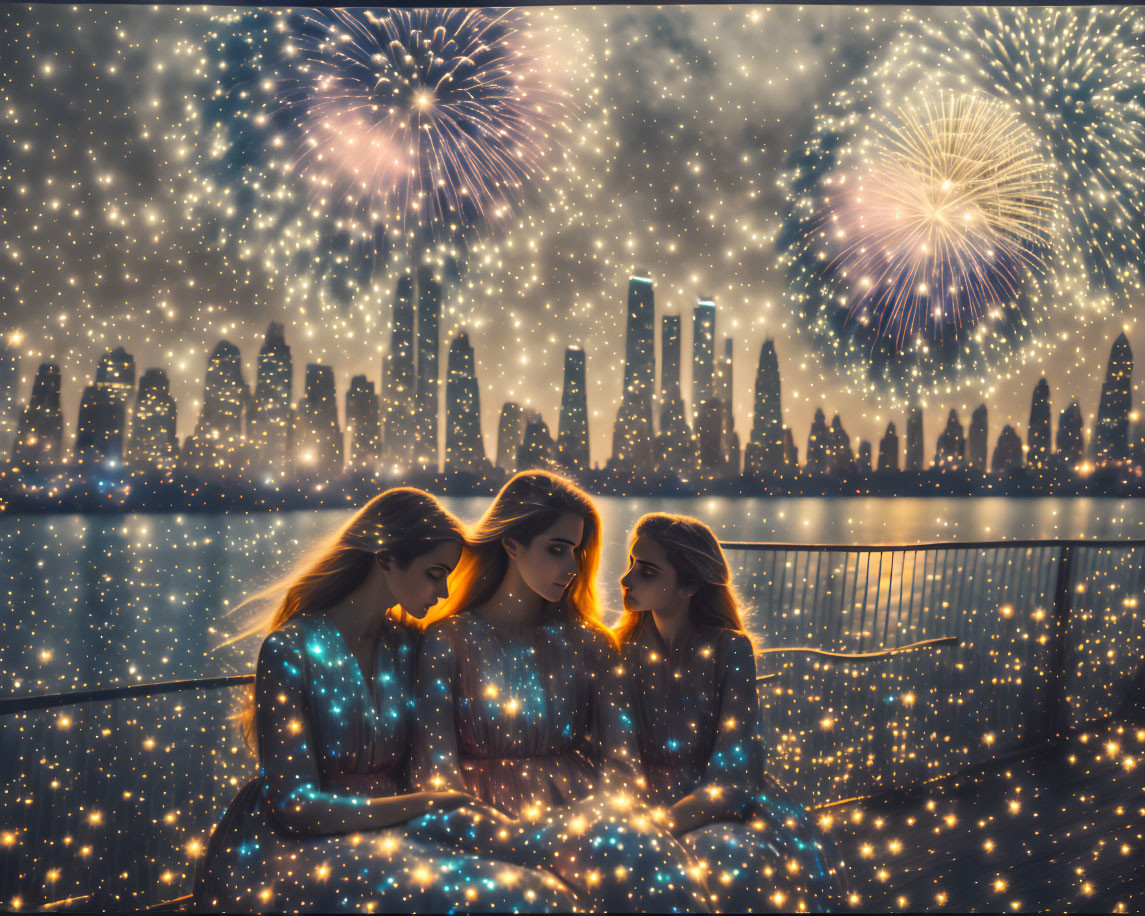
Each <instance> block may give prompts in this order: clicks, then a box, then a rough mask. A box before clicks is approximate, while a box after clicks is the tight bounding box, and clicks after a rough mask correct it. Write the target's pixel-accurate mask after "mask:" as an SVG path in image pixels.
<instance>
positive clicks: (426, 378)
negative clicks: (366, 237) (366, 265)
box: [414, 264, 441, 471]
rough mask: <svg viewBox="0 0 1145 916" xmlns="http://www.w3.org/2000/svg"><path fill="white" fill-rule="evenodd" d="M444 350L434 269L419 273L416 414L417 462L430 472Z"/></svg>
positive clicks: (433, 463)
mask: <svg viewBox="0 0 1145 916" xmlns="http://www.w3.org/2000/svg"><path fill="white" fill-rule="evenodd" d="M440 351H441V284H440V283H439V282H438V281H437V280H436V279H435V278H434V276H433V268H431V267H429V266H428V265H425V264H423V265H422V266H421V267H420V268H419V269H418V272H417V399H416V400H417V411H416V421H415V422H416V436H415V444H414V461H415V463H416V464H417V465H418V467H421V468H424V469H426V470H429V471H437V470H438V469H439V467H438V465H439V461H438V449H437V423H438V406H439V404H440V403H441V390H440V388H441V386H440V381H441V378H440V370H439V368H438V354H439V353H440Z"/></svg>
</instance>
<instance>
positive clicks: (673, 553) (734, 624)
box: [613, 512, 751, 643]
mask: <svg viewBox="0 0 1145 916" xmlns="http://www.w3.org/2000/svg"><path fill="white" fill-rule="evenodd" d="M639 537H646V538H651V539H652V540H654V541H655V542H656V543H657V544H659V545H660V547H661V548H662V549H663V551H664V553H665V555H666V556H667V557H668V563H669V564H670V565H671V566H672V568H673V569H674V570H675V571H676V581H677V582H678V583H679V584H680V585H681V586H684V587H694V588H695V589H696V593H695V594H694V595H692V598H691V601H690V602H689V605H688V616H689V617H690V618H691V621H692V623H693V624H694V625H696V626H706V627H715V628H716V629H721V630H735V631H736V632H737V633H743V634H744V635H745V636H747V637H748V638H749V639H750V638H751V637H750V634H749V633H748V632H747V630H746V629H744V625H743V618H742V617H741V615H740V604H739V599H738V598H737V597H736V593H735V589H734V588H733V587H732V584H731V570H730V569H729V568H728V561H727V557H725V556H724V550H723V548H722V547H720V542H719V541H718V540H717V539H716V536H715V534H713V533H712V529H711V528H709V527H708V526H707V525H705V524H704V523H703V522H701V521H700V520H699V519H697V518H692V517H691V516H688V515H670V514H668V513H667V512H650V513H648V514H647V515H644V516H641V517H640V520H639V521H638V522H637V523H636V527H635V528H634V529H633V532H632V541H631V543H632V544H635V543H636V539H637V538H639ZM629 549H631V547H630V548H629ZM645 613H647V612H646V611H626V612H625V614H624V616H623V617H621V618H620V622H619V623H618V624H617V625H616V628H615V629H614V631H613V632H614V633H615V635H616V638H617V640H618V641H619V642H621V643H624V642H627V641H628V640H630V639H631V638H632V637H633V636H634V635H635V633H636V630H637V629H638V628H639V627H640V623H641V621H642V619H643V617H644V614H645Z"/></svg>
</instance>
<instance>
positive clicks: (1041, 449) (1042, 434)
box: [1026, 378, 1050, 471]
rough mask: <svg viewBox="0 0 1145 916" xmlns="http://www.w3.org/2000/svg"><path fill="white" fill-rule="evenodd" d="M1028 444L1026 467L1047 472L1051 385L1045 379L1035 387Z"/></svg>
mask: <svg viewBox="0 0 1145 916" xmlns="http://www.w3.org/2000/svg"><path fill="white" fill-rule="evenodd" d="M1026 443H1027V445H1028V446H1029V451H1028V452H1027V453H1026V465H1027V466H1028V467H1029V468H1031V469H1032V470H1035V471H1044V470H1046V469H1047V468H1048V467H1049V463H1050V383H1049V382H1047V381H1046V380H1045V379H1044V378H1043V379H1039V381H1038V384H1037V385H1036V386H1035V387H1034V397H1033V400H1032V401H1031V403H1030V428H1029V430H1028V432H1027V434H1026Z"/></svg>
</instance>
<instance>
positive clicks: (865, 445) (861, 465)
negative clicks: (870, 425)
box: [855, 439, 871, 477]
mask: <svg viewBox="0 0 1145 916" xmlns="http://www.w3.org/2000/svg"><path fill="white" fill-rule="evenodd" d="M855 471H856V472H858V473H859V474H862V475H863V476H864V477H865V476H866V475H868V474H870V473H871V443H870V442H868V441H867V440H866V439H860V440H859V456H858V457H857V458H856V459H855Z"/></svg>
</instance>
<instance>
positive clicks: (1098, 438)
mask: <svg viewBox="0 0 1145 916" xmlns="http://www.w3.org/2000/svg"><path fill="white" fill-rule="evenodd" d="M1132 376H1133V351H1132V350H1131V349H1130V347H1129V339H1128V338H1127V337H1126V336H1125V334H1124V333H1122V334H1119V335H1117V340H1115V341H1114V342H1113V348H1112V350H1111V351H1110V353H1109V365H1108V366H1107V367H1106V370H1105V382H1104V384H1102V386H1101V402H1100V403H1099V404H1098V407H1097V422H1096V423H1095V424H1094V429H1093V440H1092V441H1091V443H1090V457H1092V458H1093V460H1094V461H1095V462H1097V463H1098V464H1101V463H1104V462H1107V461H1122V460H1124V459H1126V458H1128V457H1129V410H1130V408H1131V407H1132V405H1133V387H1132V381H1133V380H1132Z"/></svg>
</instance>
